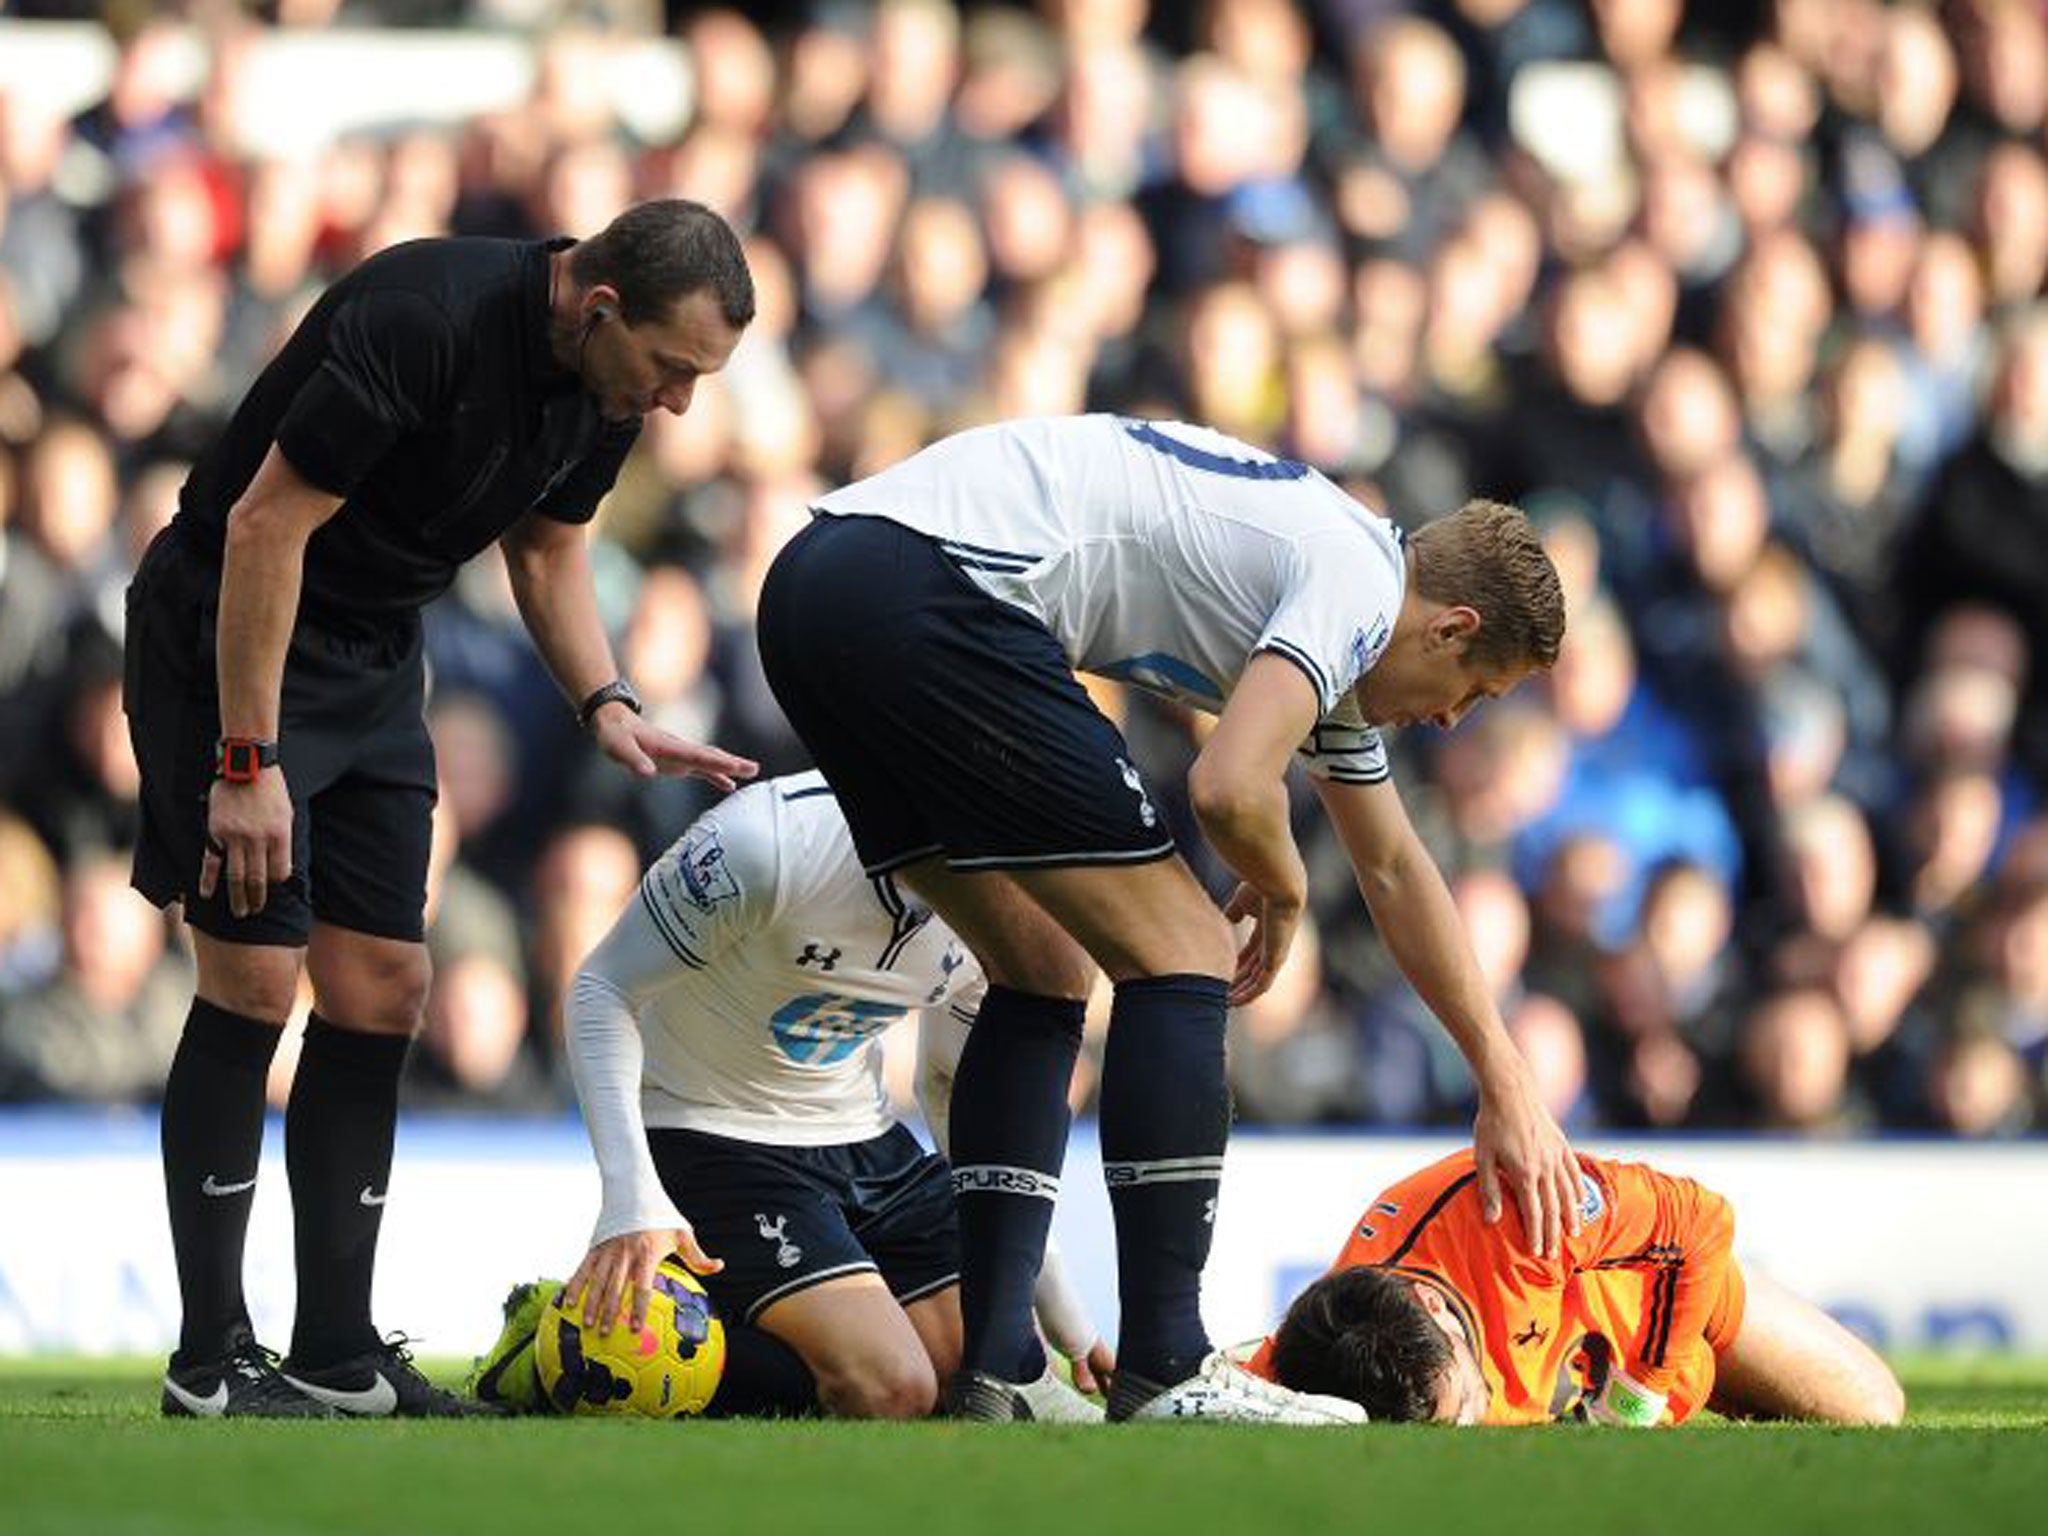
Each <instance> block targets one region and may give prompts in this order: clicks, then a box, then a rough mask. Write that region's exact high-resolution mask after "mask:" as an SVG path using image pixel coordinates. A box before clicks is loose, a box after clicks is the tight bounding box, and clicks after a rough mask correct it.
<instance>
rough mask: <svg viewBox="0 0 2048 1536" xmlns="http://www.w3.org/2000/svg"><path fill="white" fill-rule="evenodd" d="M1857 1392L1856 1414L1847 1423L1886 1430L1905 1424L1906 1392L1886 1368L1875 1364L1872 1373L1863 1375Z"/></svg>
mask: <svg viewBox="0 0 2048 1536" xmlns="http://www.w3.org/2000/svg"><path fill="white" fill-rule="evenodd" d="M1861 1388H1862V1390H1861V1392H1860V1393H1859V1397H1860V1401H1859V1402H1858V1404H1857V1412H1856V1414H1855V1417H1854V1418H1853V1419H1851V1420H1850V1422H1851V1423H1855V1424H1868V1425H1871V1426H1873V1427H1876V1428H1882V1429H1889V1428H1891V1427H1892V1426H1893V1425H1896V1424H1901V1423H1904V1422H1905V1418H1906V1389H1905V1388H1904V1387H1903V1386H1901V1385H1900V1384H1899V1378H1898V1377H1896V1376H1894V1375H1893V1374H1892V1373H1891V1369H1890V1367H1888V1366H1886V1365H1884V1364H1882V1363H1878V1364H1877V1365H1876V1366H1875V1368H1874V1369H1872V1370H1870V1371H1867V1372H1865V1375H1864V1380H1863V1382H1862V1383H1861Z"/></svg>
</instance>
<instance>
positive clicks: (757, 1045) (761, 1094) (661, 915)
mask: <svg viewBox="0 0 2048 1536" xmlns="http://www.w3.org/2000/svg"><path fill="white" fill-rule="evenodd" d="M641 920H644V927H645V930H646V931H645V934H644V936H643V937H642V938H641V941H640V942H635V943H632V944H630V945H625V944H621V943H620V942H618V941H619V940H621V939H622V938H624V937H626V936H628V935H630V934H631V933H632V930H633V929H634V928H636V927H638V926H640V924H641ZM601 953H609V954H610V955H611V956H614V957H616V958H613V959H612V960H610V961H609V964H610V965H611V966H612V967H613V968H615V969H620V970H631V971H634V972H637V973H639V974H636V975H632V976H623V975H622V976H613V977H611V978H610V979H611V980H613V981H614V982H616V983H617V984H618V985H619V986H620V989H621V991H623V992H624V993H625V994H626V995H628V996H630V997H632V998H634V999H635V1000H636V1001H637V1003H638V1007H637V1010H636V1011H637V1015H638V1019H639V1025H640V1033H641V1036H642V1039H643V1040H644V1042H645V1049H646V1057H645V1061H644V1064H643V1066H642V1070H641V1085H642V1086H641V1110H642V1114H643V1116H644V1118H645V1121H646V1124H647V1125H649V1126H650V1127H675V1128H682V1129H687V1130H695V1131H703V1132H707V1133H709V1134H711V1135H716V1136H731V1137H736V1138H739V1139H741V1140H745V1141H765V1142H773V1143H776V1144H779V1145H784V1146H828V1145H833V1144H836V1143H840V1142H851V1141H862V1140H866V1139H867V1138H869V1137H872V1136H879V1135H881V1134H882V1133H883V1132H884V1131H886V1130H888V1129H889V1127H890V1126H891V1125H893V1124H894V1123H895V1118H896V1117H895V1115H894V1113H893V1112H892V1111H891V1109H890V1105H889V1096H888V1092H887V1090H886V1089H885V1088H884V1086H883V1083H882V1051H881V1039H880V1037H881V1035H882V1033H883V1031H885V1030H886V1029H888V1027H889V1026H890V1025H891V1024H894V1023H895V1022H896V1021H897V1020H898V1019H901V1018H904V1017H906V1016H908V1015H910V1014H912V1013H914V1012H917V1011H919V1010H923V1009H945V1008H957V1009H959V1010H960V1012H961V1017H962V1019H963V1020H964V1021H971V1020H972V1019H973V1017H974V1011H975V1008H976V1007H977V1006H978V1004H979V999H980V993H981V991H982V981H981V971H980V968H979V967H978V966H977V965H976V963H975V960H974V956H973V955H972V954H970V953H969V952H968V949H967V946H966V945H964V944H962V943H961V942H960V941H959V939H957V938H955V937H954V935H953V933H952V930H950V929H949V928H947V927H946V925H945V924H944V923H943V922H941V921H939V920H938V919H937V918H936V917H935V916H934V915H933V914H932V911H931V909H930V908H929V907H927V906H925V905H924V904H923V903H922V902H920V901H918V900H917V899H916V898H915V897H913V896H912V895H911V894H910V893H909V892H908V891H906V890H902V889H899V888H898V886H897V885H896V883H895V881H893V880H892V879H890V878H888V877H886V876H884V877H882V878H879V879H873V880H871V879H869V878H868V877H867V876H866V875H865V874H864V873H862V871H861V864H860V858H859V856H858V855H857V854H856V853H855V852H854V848H853V838H852V835H851V834H850V833H849V832H848V831H847V828H846V822H845V819H844V818H843V817H842V816H841V815H840V813H839V804H838V802H837V801H836V800H835V799H833V797H832V791H831V789H830V788H829V787H828V786H827V785H826V783H825V780H824V778H823V777H822V776H821V775H819V774H816V773H804V774H797V775H794V776H791V777H788V778H781V779H772V780H769V781H768V782H766V783H763V784H756V785H753V786H750V787H749V788H746V789H743V790H741V791H739V792H738V793H737V794H735V795H733V796H731V797H730V798H728V799H726V800H724V801H722V802H721V803H720V804H718V805H717V806H715V807H713V808H712V809H711V810H709V811H707V812H705V813H704V814H703V815H702V816H700V817H698V818H697V820H696V821H695V822H694V823H692V824H691V827H690V829H689V831H688V832H686V833H684V834H683V836H682V837H681V838H680V839H678V840H677V841H676V843H675V844H674V845H673V846H671V847H670V848H669V849H668V851H667V852H666V853H664V854H663V855H662V856H661V857H660V859H658V860H657V861H656V862H655V863H654V865H653V866H652V867H651V868H650V869H649V870H648V871H647V874H646V875H645V877H644V878H643V879H642V880H641V882H640V893H639V896H638V897H637V898H636V902H635V906H634V908H633V909H630V910H629V911H628V912H627V913H626V914H625V916H624V917H622V918H621V921H620V923H619V925H618V927H617V928H616V929H615V930H614V940H613V942H611V943H609V944H608V946H607V950H606V951H601ZM650 978H652V979H650Z"/></svg>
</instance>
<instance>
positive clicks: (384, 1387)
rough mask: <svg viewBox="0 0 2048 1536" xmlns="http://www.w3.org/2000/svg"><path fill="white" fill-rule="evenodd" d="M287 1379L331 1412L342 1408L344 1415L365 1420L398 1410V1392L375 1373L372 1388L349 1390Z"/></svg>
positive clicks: (290, 1375)
mask: <svg viewBox="0 0 2048 1536" xmlns="http://www.w3.org/2000/svg"><path fill="white" fill-rule="evenodd" d="M284 1379H285V1380H286V1381H288V1382H290V1383H291V1384H292V1385H293V1386H295V1387H297V1388H298V1389H299V1390H300V1391H301V1392H303V1393H305V1394H306V1395H307V1396H308V1397H315V1398H318V1399H319V1400H320V1401H321V1402H323V1403H325V1404H327V1406H328V1407H330V1408H339V1409H340V1410H341V1411H342V1412H343V1413H353V1414H357V1415H359V1416H360V1417H362V1418H366V1419H374V1418H383V1417H385V1416H387V1415H388V1414H390V1413H391V1412H392V1411H393V1410H394V1409H396V1408H397V1407H398V1389H397V1388H396V1387H394V1386H392V1385H391V1383H390V1382H389V1381H388V1380H387V1379H386V1378H385V1377H384V1375H383V1373H381V1372H375V1371H373V1372H372V1373H371V1381H370V1385H369V1386H367V1387H360V1388H356V1389H355V1390H350V1389H348V1388H346V1387H323V1386H321V1385H320V1384H319V1383H318V1382H312V1381H306V1380H304V1379H303V1378H301V1377H298V1376H294V1375H292V1374H291V1372H289V1371H286V1372H285V1373H284Z"/></svg>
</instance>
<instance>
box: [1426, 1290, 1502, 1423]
mask: <svg viewBox="0 0 2048 1536" xmlns="http://www.w3.org/2000/svg"><path fill="white" fill-rule="evenodd" d="M1415 1296H1416V1299H1417V1300H1418V1301H1420V1302H1421V1303H1422V1308H1423V1310H1424V1311H1425V1312H1427V1313H1428V1314H1429V1320H1430V1321H1431V1322H1433V1323H1435V1324H1436V1325H1437V1327H1439V1328H1441V1329H1442V1330H1443V1332H1444V1336H1445V1337H1446V1338H1448V1339H1449V1340H1450V1341H1451V1363H1450V1367H1449V1369H1447V1370H1446V1371H1445V1372H1444V1373H1443V1377H1442V1379H1441V1380H1440V1381H1439V1382H1438V1383H1437V1395H1436V1412H1435V1413H1434V1414H1433V1415H1432V1418H1433V1420H1434V1421H1435V1422H1436V1423H1438V1424H1483V1423H1484V1422H1485V1421H1486V1409H1487V1406H1488V1404H1490V1403H1491V1402H1492V1401H1493V1392H1492V1389H1491V1388H1490V1387H1488V1386H1487V1384H1486V1372H1485V1370H1484V1369H1482V1368H1481V1366H1480V1364H1479V1357H1478V1356H1477V1355H1476V1354H1475V1353H1474V1352H1473V1348H1472V1341H1471V1340H1470V1339H1469V1338H1467V1337H1466V1336H1465V1325H1464V1324H1463V1323H1462V1322H1460V1321H1459V1320H1458V1314H1457V1313H1456V1312H1454V1311H1453V1310H1452V1309H1451V1307H1450V1304H1449V1303H1448V1302H1446V1301H1445V1300H1444V1298H1443V1294H1442V1293H1441V1292H1440V1291H1438V1290H1437V1288H1436V1287H1435V1286H1433V1285H1431V1284H1430V1283H1429V1282H1428V1281H1426V1280H1417V1281H1416V1282H1415Z"/></svg>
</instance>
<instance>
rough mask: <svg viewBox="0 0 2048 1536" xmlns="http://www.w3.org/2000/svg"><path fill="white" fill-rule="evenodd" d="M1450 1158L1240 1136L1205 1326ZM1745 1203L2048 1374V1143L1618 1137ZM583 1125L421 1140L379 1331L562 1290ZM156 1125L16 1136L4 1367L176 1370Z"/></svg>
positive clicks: (1081, 1197) (1749, 1217) (1239, 1319)
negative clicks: (161, 1353) (53, 1364)
mask: <svg viewBox="0 0 2048 1536" xmlns="http://www.w3.org/2000/svg"><path fill="white" fill-rule="evenodd" d="M1450 1145H1451V1144H1450V1143H1449V1142H1447V1141H1444V1140H1441V1139H1435V1140H1432V1139H1425V1138H1417V1137H1374V1136H1340V1135H1326V1136H1267V1135H1240V1136H1239V1137H1238V1138H1237V1140H1236V1141H1235V1142H1234V1143H1233V1144H1232V1147H1231V1153H1230V1163H1229V1172H1228V1175H1227V1178H1226V1182H1225V1187H1224V1193H1223V1199H1222V1201H1221V1204H1220V1208H1219V1213H1218V1218H1217V1227H1216V1248H1215V1255H1214V1257H1213V1259H1212V1260H1211V1263H1210V1267H1209V1276H1208V1286H1207V1291H1206V1311H1207V1314H1208V1318H1209V1321H1210V1325H1211V1328H1212V1330H1213V1332H1214V1333H1215V1335H1216V1336H1217V1337H1218V1338H1219V1339H1238V1338H1245V1337H1249V1336H1251V1335H1253V1334H1256V1333H1259V1332H1261V1331H1263V1330H1264V1329H1265V1328H1266V1327H1267V1326H1268V1325H1269V1324H1270V1322H1271V1321H1272V1320H1273V1319H1274V1318H1275V1317H1276V1316H1277V1315H1278V1312H1279V1310H1280V1309H1281V1307H1282V1306H1283V1305H1284V1303H1285V1301H1286V1298H1287V1297H1288V1296H1289V1295H1291V1294H1292V1293H1293V1291H1294V1289H1295V1288H1296V1287H1298V1286H1299V1285H1300V1284H1302V1283H1303V1282H1304V1281H1306V1280H1307V1279H1308V1278H1310V1277H1311V1276H1313V1275H1314V1274H1315V1273H1316V1272H1317V1271H1319V1270H1320V1269H1321V1268H1322V1267H1323V1265H1325V1264H1326V1263H1328V1261H1329V1259H1330V1258H1331V1257H1332V1256H1333V1255H1334V1253H1335V1252H1336V1249H1337V1247H1338V1245H1339V1243H1340V1242H1341V1241H1342V1239H1343V1236H1344V1234H1345V1232H1346V1231H1347V1230H1348V1228H1349V1226H1350V1224H1351V1222H1352V1221H1353V1220H1355V1219H1356V1217H1357V1215H1358V1213H1359V1212H1360V1211H1361V1210H1362V1209H1363V1208H1364V1206H1365V1204H1366V1203H1367V1202H1368V1201H1369V1200H1370V1199H1371V1198H1372V1196H1373V1195H1374V1194H1375V1193H1376V1192H1377V1191H1378V1190H1379V1189H1380V1188H1381V1187H1382V1186H1384V1185H1385V1184H1388V1183H1390V1182H1392V1181H1393V1180H1394V1179H1396V1178H1398V1177H1400V1176H1401V1175H1402V1174H1404V1173H1406V1172H1408V1171H1410V1170H1411V1169H1413V1168H1416V1167H1419V1166H1420V1165H1422V1164H1423V1163H1425V1162H1428V1161H1430V1160H1432V1159H1434V1158H1436V1157H1439V1156H1441V1155H1442V1154H1443V1153H1444V1152H1445V1151H1447V1150H1448V1149H1449V1147H1450ZM1585 1150H1588V1151H1595V1152H1601V1153H1604V1154H1610V1155H1615V1156H1624V1157H1634V1158H1641V1159H1644V1160H1647V1161H1650V1162H1654V1163H1656V1164H1657V1165H1659V1166H1660V1167H1664V1168H1667V1169H1669V1170H1671V1171H1673V1172H1677V1173H1685V1174H1689V1175H1691V1176H1692V1177H1694V1178H1697V1179H1700V1180H1701V1181H1702V1182H1704V1183H1706V1184H1708V1185H1711V1186H1712V1187H1713V1188H1715V1189H1718V1190H1720V1191H1721V1192H1722V1193H1723V1194H1726V1195H1727V1196H1728V1197H1729V1198H1730V1199H1731V1200H1733V1201H1734V1203H1735V1208H1736V1212H1737V1240H1736V1250H1737V1253H1738V1254H1739V1255H1740V1256H1741V1258H1742V1260H1743V1262H1744V1263H1745V1264H1748V1265H1752V1266H1755V1267H1757V1268H1759V1269H1762V1270H1766V1271H1768V1272H1769V1273H1771V1274H1772V1275H1774V1276H1776V1277H1777V1278H1778V1279H1780V1280H1782V1281H1784V1282H1785V1283H1786V1284H1788V1285H1791V1286H1793V1287H1794V1288H1796V1289H1798V1290H1800V1291H1802V1292H1804V1293H1805V1294H1807V1295H1809V1296H1812V1297H1813V1298H1814V1299H1816V1300H1817V1301H1819V1302H1821V1303H1822V1304H1823V1305H1825V1306H1827V1307H1829V1308H1830V1309H1831V1310H1834V1311H1835V1312H1836V1313H1837V1314H1838V1315H1841V1316H1843V1317H1845V1318H1846V1319H1848V1320H1849V1321H1851V1322H1852V1323H1853V1324H1854V1325H1855V1326H1857V1327H1858V1328H1860V1329H1862V1330H1863V1331H1865V1332H1866V1333H1868V1334H1869V1335H1871V1336H1873V1337H1875V1338H1876V1339H1877V1340H1878V1341H1879V1342H1881V1343H1883V1344H1886V1345H1890V1346H1894V1347H1907V1348H1915V1349H1919V1348H1989V1349H2011V1350H2020V1351H2027V1352H2033V1353H2041V1352H2048V1215H2044V1213H2043V1199H2042V1197H2043V1192H2044V1191H2048V1143H2040V1142H2035V1143H2026V1144H2021V1145H2017V1146H2011V1147H1982V1146H1966V1145H1956V1144H1952V1143H1942V1142H1932V1141H1927V1142H1921V1141H1910V1142H1878V1143H1867V1144H1855V1143H1848V1144H1840V1145H1816V1144H1812V1143H1793V1142H1782V1141H1753V1140H1727V1141H1718V1140H1678V1141H1664V1142H1657V1143H1630V1142H1619V1141H1617V1142H1606V1141H1596V1142H1588V1143H1586V1144H1585ZM282 1154H283V1145H282V1138H281V1135H280V1134H279V1131H278V1128H277V1127H276V1126H273V1127H272V1128H271V1133H270V1137H269V1141H268V1143H267V1144H266V1147H265V1151H264V1162H263V1174H262V1181H261V1183H259V1184H258V1186H257V1191H256V1205H255V1212H254V1216H253V1219H252V1223H251V1228H250V1234H249V1249H248V1291H249V1301H250V1310H251V1313H252V1315H253V1317H254V1318H255V1321H256V1324H257V1327H258V1330H259V1332H260V1333H261V1335H262V1336H263V1338H264V1339H265V1340H266V1341H268V1342H270V1343H272V1344H273V1345H275V1346H278V1347H282V1346H283V1345H284V1344H285V1343H286V1341H287V1339H288V1337H289V1333H290V1324H291V1312H292V1276H291V1227H290V1202H289V1195H288V1192H287V1187H286V1181H285V1170H284V1158H283V1155H282ZM1100 1169H1101V1162H1100V1158H1099V1155H1098V1153H1097V1151H1096V1147H1095V1140H1094V1135H1093V1128H1092V1127H1089V1126H1082V1127H1079V1128H1077V1130H1076V1133H1075V1138H1074V1145H1073V1147H1072V1149H1071V1151H1070V1153H1069V1159H1068V1164H1067V1170H1066V1177H1065V1180H1064V1188H1065V1191H1066V1193H1065V1198H1064V1200H1063V1203H1062V1206H1061V1210H1060V1215H1059V1220H1058V1227H1057V1230H1058V1232H1059V1235H1060V1239H1061V1242H1062V1244H1063V1246H1064V1248H1065V1250H1066V1253H1067V1256H1068V1262H1069V1264H1070V1265H1071V1266H1072V1269H1073V1272H1074V1273H1075V1275H1076V1276H1077V1278H1078V1279H1079V1280H1080V1282H1081V1285H1082V1289H1083V1290H1084V1292H1085V1293H1086V1295H1087V1297H1088V1299H1089V1301H1090V1302H1091V1304H1092V1305H1093V1306H1094V1308H1095V1312H1096V1316H1097V1319H1098V1321H1100V1322H1101V1323H1102V1325H1103V1326H1104V1327H1105V1329H1106V1330H1109V1331H1111V1332H1113V1331H1114V1319H1115V1249H1114V1245H1113V1242H1112V1239H1111V1231H1110V1225H1109V1212H1108V1201H1107V1198H1106V1196H1105V1195H1104V1193H1103V1190H1102V1185H1101V1178H1100ZM596 1194H597V1188H596V1176H595V1173H594V1171H593V1170H592V1168H591V1166H590V1162H589V1154H588V1151H587V1148H586V1145H585V1142H584V1140H583V1133H582V1130H581V1128H580V1127H579V1126H578V1125H576V1124H575V1123H574V1122H570V1121H559V1122H556V1121H550V1122H543V1123H537V1124H536V1123H506V1122H485V1121H467V1120H422V1119H411V1120H408V1121H406V1123H405V1124H404V1125H403V1127H402V1128H401V1130H400V1134H399V1156H398V1164H397V1167H396V1168H395V1170H394V1171H393V1175H392V1180H391V1187H390V1203H389V1205H388V1206H387V1207H386V1212H385V1221H384V1236H383V1243H382V1247H381V1257H380V1260H379V1265H378V1273H377V1318H378V1321H379V1323H380V1325H381V1326H383V1327H385V1328H390V1329H403V1330H404V1331H405V1332H407V1333H408V1334H410V1335H412V1336H413V1337H414V1338H416V1339H417V1340H418V1341H419V1348H420V1349H421V1351H422V1352H423V1353H426V1354H430V1355H461V1354H472V1353H475V1352H476V1351H478V1350H480V1349H481V1348H483V1347H484V1345H485V1344H486V1343H488V1342H489V1340H490V1339H491V1337H492V1336H493V1335H494V1334H495V1332H496V1330H497V1319H498V1304H499V1301H500V1300H501V1298H502V1297H503V1295H504V1293H505V1290H506V1288H507V1287H508V1286H509V1285H510V1284H511V1283H512V1282H514V1281H516V1280H522V1279H528V1278H531V1277H533V1276H535V1275H541V1274H555V1275H561V1274H565V1273H566V1272H567V1271H568V1270H569V1269H570V1268H571V1267H572V1266H573V1265H574V1264H575V1262H576V1259H577V1258H578V1256H579V1255H580V1254H581V1252H582V1249H583V1243H584V1239H585V1238H586V1236H587V1234H588V1231H589V1223H590V1221H591V1219H592V1216H593V1214H594V1212H595V1209H596ZM177 1316H178V1302H177V1283H176V1277H175V1273H174V1271H173V1267H172V1262H171V1246H170V1236H169V1231H168V1228H167V1226H166V1222H165V1218H164V1210H163V1192H162V1174H161V1172H160V1170H159V1167H158V1162H157V1153H156V1122H155V1120H154V1119H153V1118H152V1117H150V1116H147V1115H115V1116H106V1115H96V1114H82V1113H61V1112H48V1113H44V1112H32V1113H25V1114H14V1115H0V1354H20V1353H28V1352H57V1351H64V1352H70V1351H82V1352H88V1353H121V1352H132V1351H143V1352H154V1351H158V1350H163V1349H166V1348H168V1347H169V1345H170V1344H171V1342H173V1340H174V1339H175V1335H176V1330H177Z"/></svg>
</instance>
